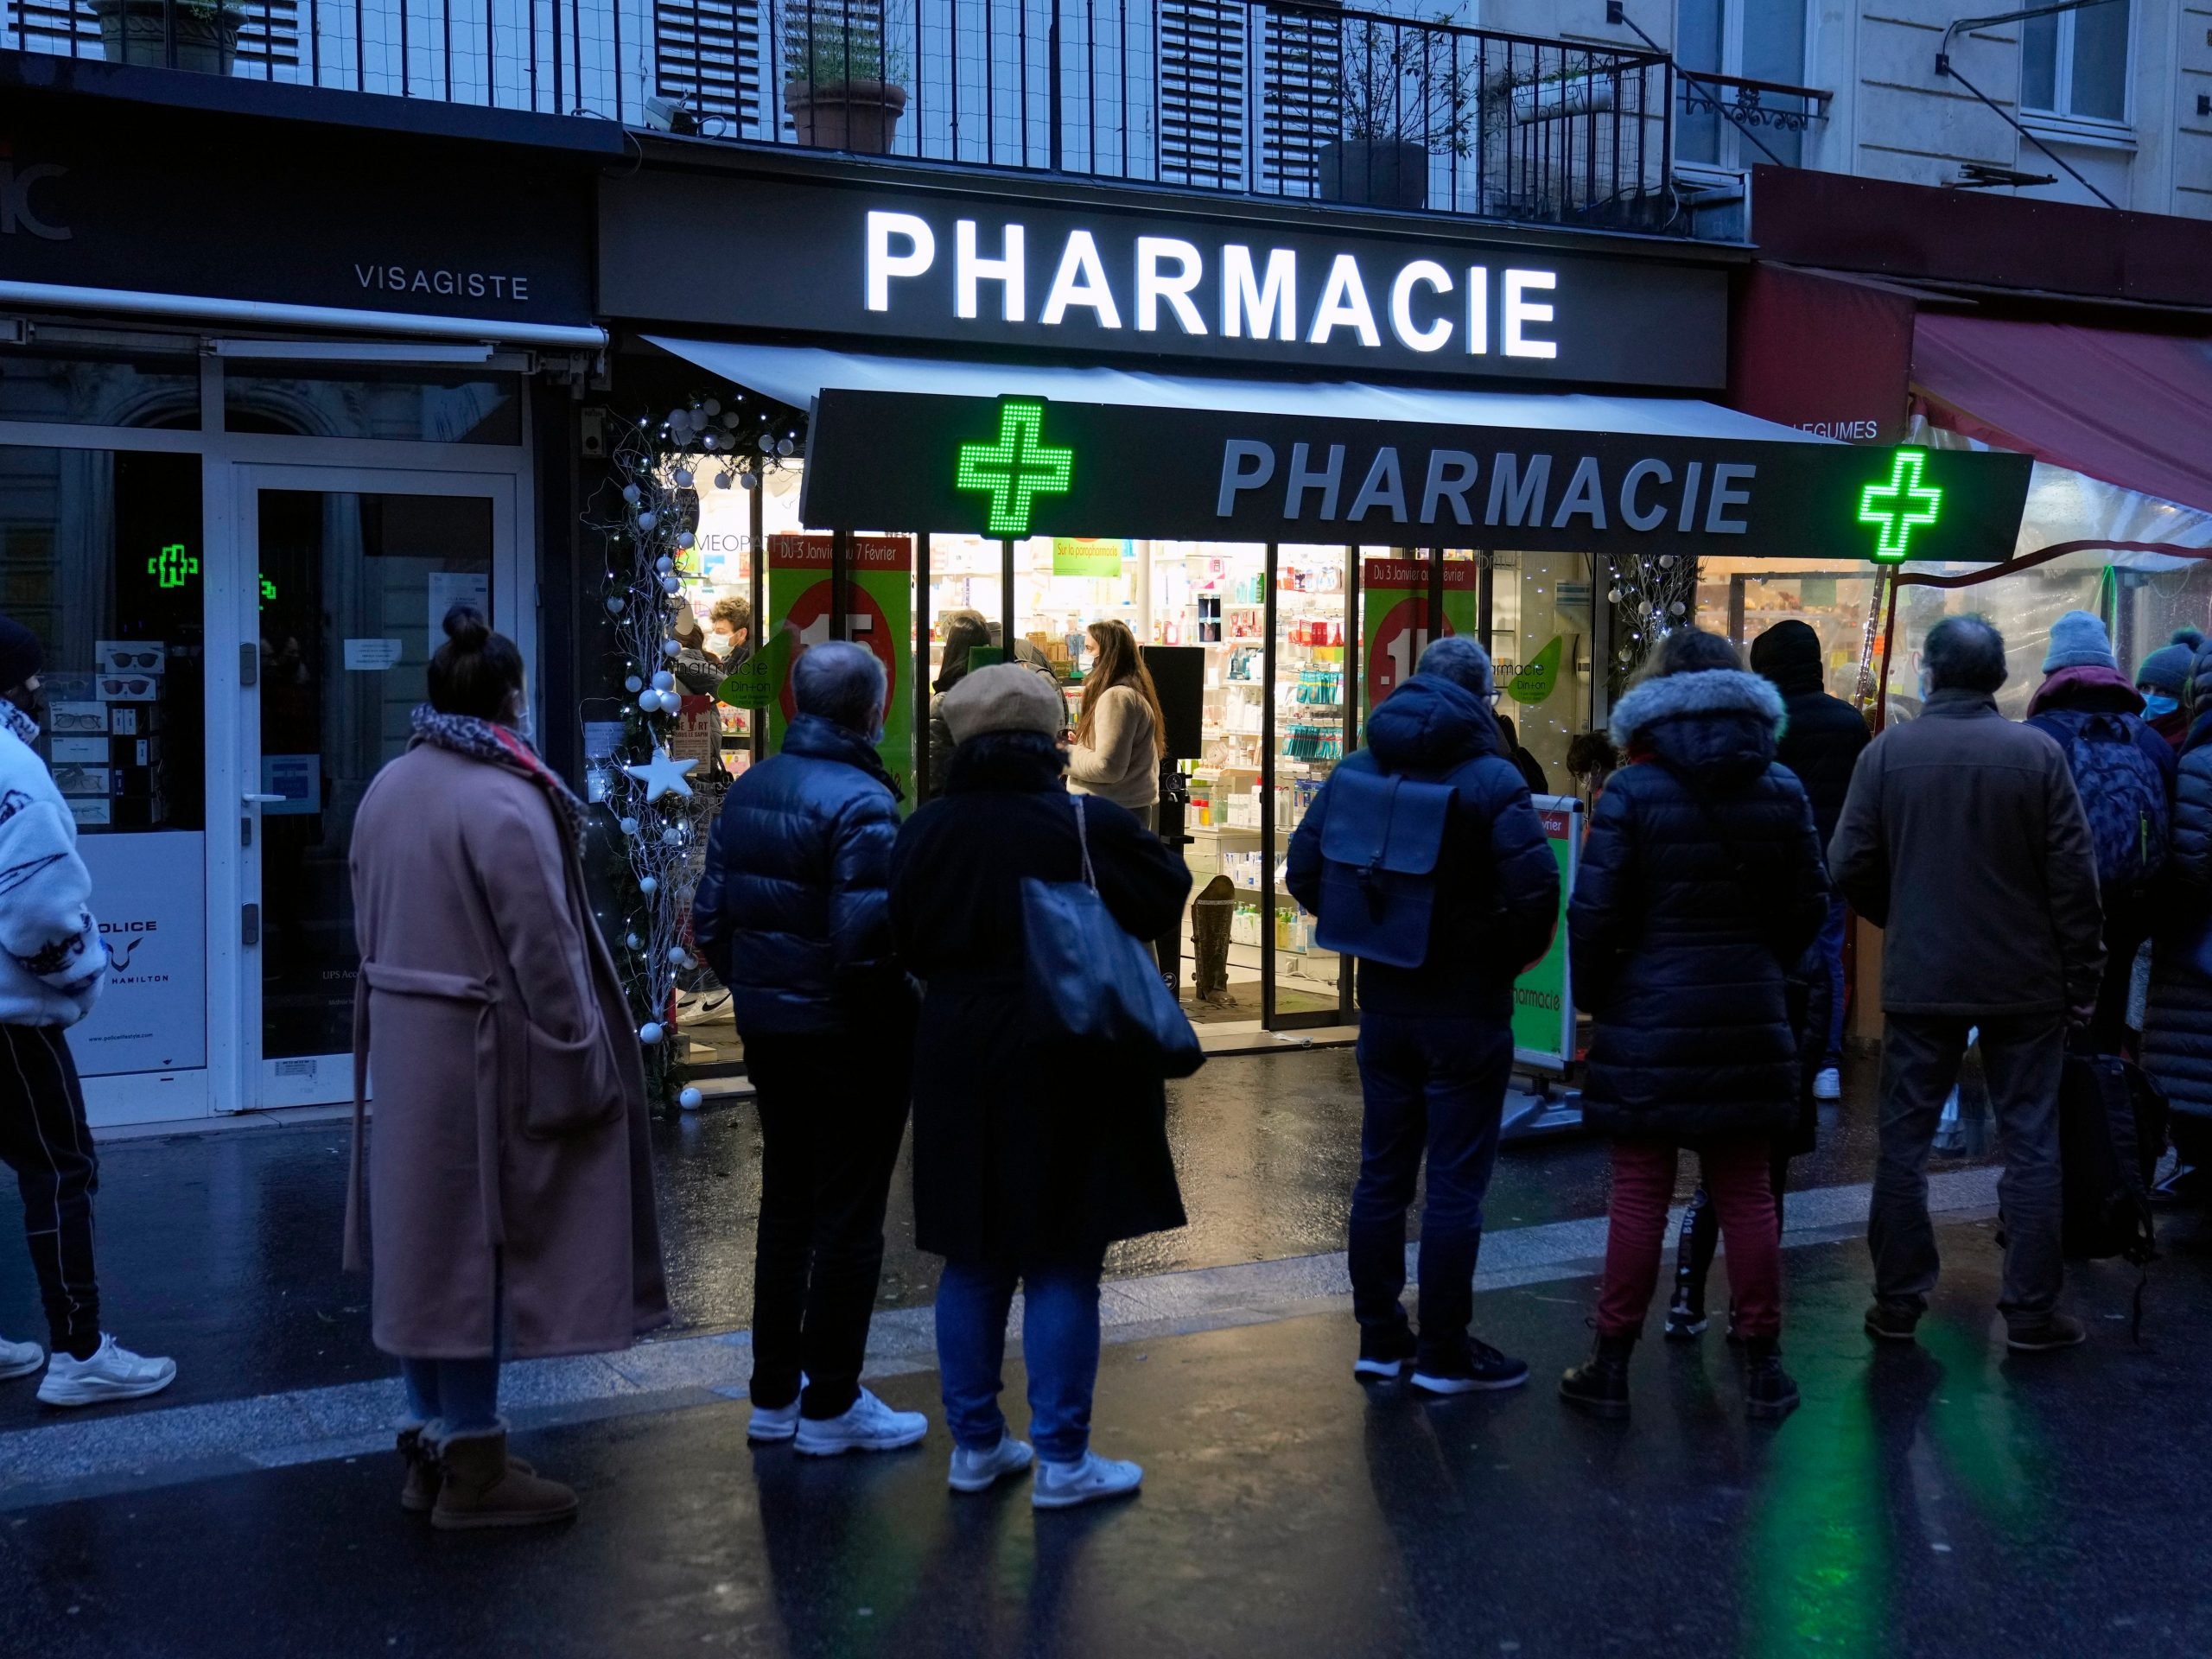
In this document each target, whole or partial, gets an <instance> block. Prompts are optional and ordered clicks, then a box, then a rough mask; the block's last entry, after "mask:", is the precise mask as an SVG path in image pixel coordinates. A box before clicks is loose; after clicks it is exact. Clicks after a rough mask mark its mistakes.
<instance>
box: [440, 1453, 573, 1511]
mask: <svg viewBox="0 0 2212 1659" xmlns="http://www.w3.org/2000/svg"><path fill="white" fill-rule="evenodd" d="M441 1450H442V1453H443V1462H444V1473H445V1479H444V1481H443V1483H442V1484H441V1485H440V1486H439V1488H438V1497H437V1503H436V1504H435V1507H434V1508H433V1509H432V1510H431V1511H430V1524H431V1525H432V1526H434V1527H436V1528H439V1529H441V1530H443V1531H448V1532H454V1531H462V1530H467V1529H471V1528H476V1527H535V1526H542V1525H543V1524H545V1523H546V1522H552V1521H566V1520H568V1519H569V1517H570V1516H573V1515H575V1512H576V1495H575V1492H574V1491H570V1490H569V1488H568V1487H566V1486H563V1485H562V1484H561V1483H560V1482H558V1481H556V1480H545V1479H543V1478H540V1477H538V1476H537V1475H536V1474H534V1473H532V1472H531V1471H528V1470H527V1469H525V1468H524V1467H523V1466H521V1465H518V1464H517V1463H515V1462H513V1461H512V1460H511V1459H509V1458H508V1456H507V1432H506V1430H505V1429H503V1428H502V1429H497V1430H494V1431H493V1433H489V1434H472V1435H469V1436H467V1438H466V1439H460V1438H455V1439H449V1440H446V1441H445V1443H444V1444H443V1446H442V1448H441Z"/></svg>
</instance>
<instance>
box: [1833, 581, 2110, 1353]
mask: <svg viewBox="0 0 2212 1659" xmlns="http://www.w3.org/2000/svg"><path fill="white" fill-rule="evenodd" d="M1921 672H1922V675H1923V690H1924V693H1925V696H1926V699H1927V703H1926V707H1925V709H1923V712H1922V714H1921V716H1920V718H1919V719H1917V720H1915V721H1910V722H1909V723H1908V724H1905V725H1903V726H1893V727H1891V728H1890V729H1889V730H1887V731H1885V732H1884V733H1883V734H1882V735H1881V736H1879V737H1878V738H1876V739H1875V740H1874V741H1873V743H1872V746H1871V747H1869V748H1868V749H1867V750H1866V753H1865V754H1864V755H1862V756H1861V757H1860V758H1859V766H1858V769H1857V771H1856V772H1854V773H1853V776H1852V780H1851V792H1850V794H1849V795H1848V796H1847V798H1846V799H1845V802H1844V807H1843V817H1842V819H1841V821H1840V823H1838V824H1837V826H1836V832H1835V839H1834V841H1833V842H1831V843H1830V844H1829V848H1828V868H1829V871H1830V872H1831V874H1833V875H1834V879H1835V882H1836V885H1837V886H1838V887H1840V888H1842V890H1843V892H1844V893H1845V895H1846V896H1847V898H1848V899H1850V900H1851V903H1852V906H1853V908H1854V909H1855V910H1857V911H1858V912H1859V914H1860V915H1862V916H1864V917H1866V919H1867V920H1869V921H1870V922H1872V923H1873V924H1874V925H1876V926H1877V927H1880V928H1882V929H1884V930H1885V940H1884V950H1883V960H1882V1007H1883V1011H1884V1013H1885V1014H1886V1015H1887V1017H1888V1018H1887V1027H1888V1029H1887V1032H1886V1034H1885V1037H1884V1039H1883V1055H1882V1108H1881V1111H1882V1116H1881V1157H1880V1162H1879V1165H1878V1167H1877V1169H1876V1172H1875V1176H1874V1198H1873V1206H1872V1214H1871V1215H1870V1216H1869V1217H1868V1221H1867V1243H1868V1244H1869V1246H1870V1247H1871V1248H1872V1251H1873V1256H1874V1298H1875V1300H1874V1305H1873V1306H1872V1307H1871V1308H1869V1309H1868V1310H1867V1313H1866V1330H1867V1333H1868V1334H1869V1335H1870V1336H1873V1337H1878V1338H1886V1339H1889V1340H1892V1341H1904V1342H1910V1340H1912V1335H1913V1329H1914V1327H1915V1326H1916V1325H1917V1324H1918V1323H1919V1319H1920V1316H1921V1314H1922V1313H1923V1312H1924V1311H1925V1310H1926V1308H1927V1306H1928V1293H1929V1291H1930V1290H1932V1289H1934V1288H1935V1286H1936V1270H1937V1267H1938V1262H1937V1260H1936V1232H1935V1229H1934V1227H1933V1225H1932V1224H1930V1222H1929V1217H1928V1173H1927V1170H1928V1153H1929V1146H1930V1145H1931V1143H1932V1142H1933V1141H1934V1140H1935V1136H1936V1123H1937V1121H1938V1119H1939V1118H1940V1117H1941V1116H1942V1109H1943V1097H1944V1096H1946V1095H1947V1094H1948V1093H1949V1092H1950V1090H1951V1085H1952V1084H1953V1083H1954V1082H1955V1081H1956V1079H1957V1077H1958V1073H1959V1062H1960V1060H1961V1058H1962V1057H1963V1056H1964V1054H1965V1052H1966V1046H1967V1033H1968V1031H1969V1030H1970V1029H1972V1028H1975V1027H1979V1029H1980V1033H1981V1052H1982V1058H1983V1061H1984V1063H1985V1065H1986V1068H1987V1071H1988V1074H1989V1092H1990V1096H1991V1098H1992V1100H1993V1103H1994V1105H1995V1108H1996V1112H1997V1119H1998V1124H1999V1128H2001V1129H2002V1131H2003V1132H2004V1139H2005V1173H2004V1176H2003V1178H2002V1179H2001V1180H2000V1181H1999V1185H1998V1201H1999V1206H2000V1208H2001V1210H2002V1211H2003V1216H2004V1224H2005V1277H2004V1288H2003V1291H2002V1293H2001V1295H2000V1297H1999V1302H1998V1306H1999V1308H2000V1309H2001V1310H2002V1311H2003V1313H2004V1314H2005V1326H2006V1345H2007V1346H2009V1347H2011V1348H2012V1349H2014V1350H2016V1351H2021V1352H2028V1353H2033V1352H2040V1351H2044V1350H2047V1349H2052V1348H2067V1347H2071V1346H2073V1345H2074V1344H2076V1343H2078V1342H2080V1341H2081V1340H2082V1334H2083V1333H2082V1325H2081V1322H2080V1321H2079V1320H2077V1319H2072V1318H2070V1317H2069V1316H2068V1315H2066V1314H2064V1313H2060V1312H2059V1311H2058V1307H2057V1303H2058V1292H2059V1288H2060V1285H2061V1283H2062V1281H2063V1270H2062V1268H2061V1266H2060V1262H2059V1242H2058V1241H2059V1165H2058V1089H2059V1076H2060V1071H2061V1068H2062V1066H2063V1063H2064V1060H2065V1055H2066V1036H2067V1031H2068V1028H2069V1024H2071V1025H2085V1024H2086V1023H2087V1022H2088V1017H2089V1013H2090V1010H2091V1009H2092V1008H2093V1007H2094V1004H2095V1002H2096V995H2097V983H2098V978H2099V976H2100V975H2101V973H2102V971H2103V969H2104V944H2103V917H2102V913H2101V912H2100V910H2099V908H2098V904H2097V866H2096V854H2095V851H2094V849H2093V847H2092V846H2091V843H2090V840H2089V826H2088V821H2087V819H2086V818H2085V817H2083V816H2082V803H2081V798H2080V797H2079V796H2078V795H2076V794H2075V789H2074V779H2073V774H2072V773H2071V772H2069V770H2068V769H2067V765H2066V757H2065V755H2064V753H2063V752H2062V751H2061V750H2060V748H2059V747H2058V745H2057V744H2056V743H2054V742H2052V741H2050V738H2048V737H2046V736H2045V735H2044V734H2043V733H2041V732H2039V731H2036V730H2035V729H2033V728H2030V727H2027V726H2021V725H2016V724H2015V723H2013V722H2012V721H2009V720H2006V719H2005V717H2004V716H2003V715H2000V714H1999V713H1998V712H1997V701H1996V696H1995V693H1996V691H1997V689H1998V687H1999V686H2001V685H2002V684H2004V683H2005V639H2004V636H2003V635H2001V634H1999V632H1997V630H1996V629H1995V628H1993V627H1992V626H1990V625H1989V624H1988V623H1987V622H1986V621H1985V620H1983V619H1982V618H1980V617H1978V616H1954V617H1947V618H1945V619H1944V620H1942V621H1941V622H1939V623H1937V624H1936V626H1935V627H1934V628H1932V629H1931V630H1929V635H1928V641H1927V644H1926V645H1925V646H1923V651H1922V670H1921Z"/></svg>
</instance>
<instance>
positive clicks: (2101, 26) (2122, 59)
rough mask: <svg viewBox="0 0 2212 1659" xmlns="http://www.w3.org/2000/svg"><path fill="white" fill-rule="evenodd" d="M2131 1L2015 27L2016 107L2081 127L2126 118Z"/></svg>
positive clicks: (2118, 0) (2112, 1) (2115, 0)
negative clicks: (2017, 38) (2017, 54)
mask: <svg viewBox="0 0 2212 1659" xmlns="http://www.w3.org/2000/svg"><path fill="white" fill-rule="evenodd" d="M2130 10H2132V3H2131V0H2107V3H2105V4H2103V5H2093V6H2086V7H2083V8H2082V10H2078V11H2063V12H2060V13H2058V14H2057V15H2056V16H2049V17H2031V18H2028V19H2027V20H2025V21H2024V22H2023V23H2022V24H2021V25H2020V107H2021V108H2022V109H2023V110H2025V111H2032V112H2034V113H2036V114H2039V115H2054V116H2062V117H2070V118H2074V119H2075V120H2081V121H2107V122H2113V123H2120V122H2125V121H2126V119H2127V118H2128V117H2127V87H2128V23H2129V16H2128V14H2129V12H2130Z"/></svg>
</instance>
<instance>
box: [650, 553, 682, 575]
mask: <svg viewBox="0 0 2212 1659" xmlns="http://www.w3.org/2000/svg"><path fill="white" fill-rule="evenodd" d="M653 569H656V570H658V571H659V572H660V573H661V575H667V574H668V573H669V572H670V571H671V570H673V569H676V561H675V560H674V559H671V558H670V557H669V556H668V555H667V554H665V553H664V554H662V555H661V556H660V557H658V559H655V560H654V561H653Z"/></svg>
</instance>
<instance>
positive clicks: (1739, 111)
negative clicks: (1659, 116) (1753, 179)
mask: <svg viewBox="0 0 2212 1659" xmlns="http://www.w3.org/2000/svg"><path fill="white" fill-rule="evenodd" d="M1675 79H1676V81H1677V82H1678V83H1679V85H1680V86H1681V115H1680V119H1679V123H1678V125H1677V127H1676V134H1675V159H1677V160H1678V161H1683V162H1703V163H1707V164H1710V165H1725V166H1741V167H1749V166H1751V165H1752V164H1754V163H1756V162H1775V163H1776V164H1777V165H1778V166H1783V167H1798V166H1802V164H1803V160H1804V154H1803V152H1804V142H1805V132H1806V130H1807V129H1808V128H1809V127H1811V126H1812V124H1814V123H1815V122H1816V121H1825V120H1827V118H1828V105H1829V103H1830V101H1831V100H1832V99H1834V93H1832V92H1821V91H1820V90H1819V89H1818V88H1816V87H1812V86H1787V85H1785V84H1783V82H1780V81H1774V80H1752V79H1746V78H1745V77H1744V76H1742V75H1717V74H1710V73H1706V72H1705V71H1703V70H1697V69H1684V68H1681V67H1679V66H1677V67H1676V68H1675Z"/></svg>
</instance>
